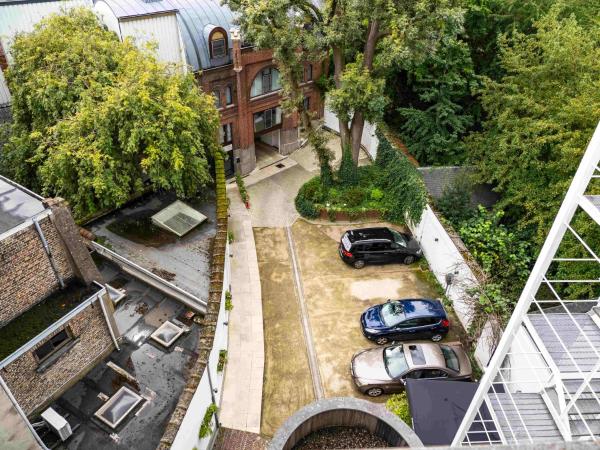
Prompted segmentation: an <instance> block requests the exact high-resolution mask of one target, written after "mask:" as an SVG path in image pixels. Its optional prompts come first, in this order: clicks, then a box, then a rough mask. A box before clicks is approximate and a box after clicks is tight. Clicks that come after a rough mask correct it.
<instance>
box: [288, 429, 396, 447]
mask: <svg viewBox="0 0 600 450" xmlns="http://www.w3.org/2000/svg"><path fill="white" fill-rule="evenodd" d="M389 446H390V445H389V444H388V443H387V442H386V441H385V440H384V439H382V438H380V437H379V436H376V435H374V434H373V433H371V432H370V431H368V430H366V429H364V428H358V427H331V428H324V429H322V430H319V431H315V432H314V433H311V434H309V435H308V436H306V437H305V438H304V439H302V440H301V441H300V442H298V444H296V445H295V446H294V449H293V450H326V449H341V448H382V447H389Z"/></svg>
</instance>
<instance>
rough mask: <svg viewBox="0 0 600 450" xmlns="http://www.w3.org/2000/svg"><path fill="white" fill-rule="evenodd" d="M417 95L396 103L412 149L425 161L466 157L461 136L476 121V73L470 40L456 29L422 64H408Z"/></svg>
mask: <svg viewBox="0 0 600 450" xmlns="http://www.w3.org/2000/svg"><path fill="white" fill-rule="evenodd" d="M407 84H408V87H409V88H410V89H411V90H412V92H413V95H415V97H416V98H415V101H409V103H408V105H406V106H404V107H400V108H398V109H397V112H398V116H397V119H396V120H397V121H398V122H399V123H400V125H399V133H400V136H401V138H402V139H403V141H404V142H405V143H406V145H407V146H408V148H409V149H410V152H411V154H412V155H414V156H415V158H416V159H417V160H418V161H419V162H420V163H421V164H427V165H436V164H456V163H458V162H460V161H462V160H464V154H465V150H464V146H463V143H462V138H463V137H464V136H465V134H466V133H467V132H468V131H469V130H470V129H471V127H472V125H473V114H472V112H471V111H470V109H471V105H470V103H471V98H470V93H471V89H472V88H474V87H475V85H476V81H475V73H474V71H473V63H472V61H471V55H470V51H469V47H468V46H467V44H466V43H465V42H463V41H461V40H459V39H457V37H456V35H455V34H450V35H447V36H445V37H444V39H443V40H442V43H441V44H440V48H439V49H438V51H437V52H436V53H433V54H432V55H430V56H429V57H428V58H427V59H426V60H425V61H424V62H423V63H422V64H420V65H418V66H416V67H413V68H411V69H409V71H408V83H407Z"/></svg>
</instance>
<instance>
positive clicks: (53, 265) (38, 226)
mask: <svg viewBox="0 0 600 450" xmlns="http://www.w3.org/2000/svg"><path fill="white" fill-rule="evenodd" d="M31 220H32V221H33V224H34V225H35V229H36V231H37V234H38V236H39V237H40V241H42V245H43V246H44V250H45V251H46V255H48V260H49V261H50V266H51V267H52V271H53V272H54V276H55V277H56V279H57V280H58V284H60V287H61V289H64V288H65V282H64V281H63V279H62V277H61V276H60V273H58V269H57V268H56V264H55V263H54V258H53V257H52V251H51V250H50V246H49V245H48V241H46V237H45V236H44V232H43V231H42V227H40V224H39V223H38V221H37V218H35V217H34V218H32V219H31Z"/></svg>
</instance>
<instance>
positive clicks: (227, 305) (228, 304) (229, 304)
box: [225, 291, 233, 311]
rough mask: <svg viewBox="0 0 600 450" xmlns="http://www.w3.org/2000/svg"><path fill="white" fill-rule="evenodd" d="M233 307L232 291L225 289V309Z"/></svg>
mask: <svg viewBox="0 0 600 450" xmlns="http://www.w3.org/2000/svg"><path fill="white" fill-rule="evenodd" d="M232 309H233V303H232V301H231V292H229V291H225V311H231V310H232Z"/></svg>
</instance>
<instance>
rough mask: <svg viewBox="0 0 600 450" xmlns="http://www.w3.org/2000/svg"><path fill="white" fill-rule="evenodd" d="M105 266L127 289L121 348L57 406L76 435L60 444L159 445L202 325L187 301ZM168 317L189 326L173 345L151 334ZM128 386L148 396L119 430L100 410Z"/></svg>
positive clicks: (120, 313)
mask: <svg viewBox="0 0 600 450" xmlns="http://www.w3.org/2000/svg"><path fill="white" fill-rule="evenodd" d="M101 271H102V274H103V275H104V276H105V277H106V279H107V280H108V283H109V284H111V280H113V281H114V282H115V283H114V284H117V285H119V287H122V288H124V289H125V290H126V292H127V296H126V297H125V298H124V299H122V300H121V301H120V302H119V304H118V305H117V307H116V311H115V320H116V323H117V326H118V328H119V330H120V332H121V333H122V335H123V338H122V342H121V344H120V345H121V350H120V351H116V350H115V351H113V352H112V353H111V354H110V355H109V356H108V358H106V359H105V360H104V361H102V362H101V363H100V364H98V365H97V366H96V367H94V368H93V369H92V370H91V371H90V372H89V373H88V374H87V376H86V377H85V378H84V379H82V380H81V381H79V382H78V383H77V384H75V385H74V386H73V387H72V388H70V389H69V390H68V391H67V392H66V393H65V394H64V395H63V396H62V397H60V398H59V399H58V401H57V402H56V403H55V404H54V405H53V407H54V408H56V409H57V410H59V411H60V412H61V413H62V414H64V415H68V416H69V418H68V420H69V422H70V423H71V424H72V427H73V428H74V434H73V436H72V437H71V438H70V439H69V440H68V441H67V442H66V443H64V444H61V446H60V447H58V448H65V449H81V450H84V449H85V450H94V449H136V450H145V449H148V450H150V449H155V448H156V447H157V445H158V443H159V441H160V438H161V437H162V434H163V432H164V428H165V426H166V424H167V421H168V419H169V417H170V416H171V413H172V412H173V410H174V408H175V406H176V404H177V400H178V399H179V395H180V393H181V392H182V390H183V388H184V387H185V382H186V378H187V375H188V371H189V370H190V369H191V367H192V366H193V364H194V362H195V360H196V358H197V354H196V353H195V349H196V347H197V342H198V336H199V331H200V327H199V325H198V324H196V323H194V322H193V321H192V320H189V319H187V318H186V317H185V316H184V314H185V313H186V312H187V309H186V308H185V306H183V305H182V304H180V303H178V302H176V301H174V300H171V299H169V298H167V297H165V296H164V295H163V294H161V293H160V292H158V291H156V290H154V289H153V288H150V287H149V286H147V285H145V284H143V283H141V282H139V281H137V280H135V279H133V278H131V277H129V276H128V275H125V274H123V273H121V272H119V271H118V270H117V269H116V268H115V267H114V266H112V265H111V264H110V263H105V264H103V265H102V267H101ZM166 320H170V321H171V322H173V321H174V320H175V321H176V322H175V323H177V321H179V322H180V323H182V324H184V325H185V326H186V328H188V331H186V332H185V333H184V334H183V335H181V336H180V337H179V338H178V339H177V340H176V341H175V342H174V343H173V344H172V345H171V346H170V348H165V347H163V346H161V345H160V344H158V343H157V342H155V341H154V340H153V339H152V338H150V335H151V334H152V333H153V332H154V331H155V330H156V329H157V328H158V326H160V325H161V324H162V323H164V322H165V321H166ZM114 366H118V369H121V370H122V371H125V372H126V373H125V372H121V370H115V369H114ZM127 374H128V375H127ZM123 386H125V387H127V388H129V389H130V390H131V391H133V392H134V393H136V394H138V395H140V396H141V397H142V401H141V402H140V403H139V404H138V405H137V406H136V407H135V408H134V409H133V410H132V412H130V413H129V414H128V415H127V416H126V417H125V419H124V420H123V421H122V422H121V423H120V424H118V425H117V427H116V428H114V429H113V428H111V427H110V426H109V425H108V424H105V423H103V422H101V421H100V420H99V419H98V418H97V417H95V415H94V414H95V412H96V411H97V410H98V409H99V408H100V407H102V406H103V405H105V404H106V399H107V398H110V397H112V396H113V395H114V394H115V393H116V392H117V391H118V390H119V389H120V388H121V387H123Z"/></svg>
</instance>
